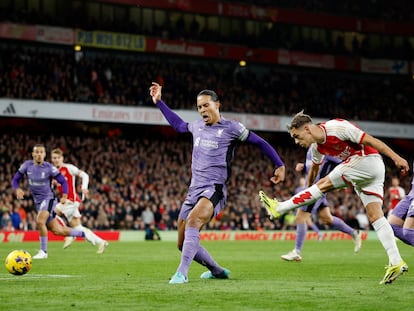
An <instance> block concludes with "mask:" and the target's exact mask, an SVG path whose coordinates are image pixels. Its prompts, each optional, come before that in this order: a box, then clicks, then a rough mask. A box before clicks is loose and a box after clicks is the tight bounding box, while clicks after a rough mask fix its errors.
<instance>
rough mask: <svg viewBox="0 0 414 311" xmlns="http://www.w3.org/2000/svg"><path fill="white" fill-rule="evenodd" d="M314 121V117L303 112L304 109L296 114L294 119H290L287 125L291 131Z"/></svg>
mask: <svg viewBox="0 0 414 311" xmlns="http://www.w3.org/2000/svg"><path fill="white" fill-rule="evenodd" d="M308 123H312V118H311V117H310V116H309V115H307V114H304V113H303V110H302V111H300V112H298V113H297V114H295V116H294V117H293V118H292V121H290V124H288V125H287V129H288V130H289V131H290V130H291V129H298V128H300V127H301V126H303V125H305V124H308Z"/></svg>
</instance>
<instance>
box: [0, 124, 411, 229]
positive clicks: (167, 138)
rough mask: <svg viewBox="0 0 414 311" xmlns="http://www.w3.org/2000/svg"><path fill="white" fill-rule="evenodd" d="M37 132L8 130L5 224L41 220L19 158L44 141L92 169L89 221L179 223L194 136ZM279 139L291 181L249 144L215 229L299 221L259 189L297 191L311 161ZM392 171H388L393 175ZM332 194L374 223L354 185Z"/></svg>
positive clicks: (2, 198) (353, 220)
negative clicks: (277, 180) (16, 180)
mask: <svg viewBox="0 0 414 311" xmlns="http://www.w3.org/2000/svg"><path fill="white" fill-rule="evenodd" d="M48 126H54V125H51V124H49V125H48ZM63 126H65V125H63ZM159 129H162V128H159ZM35 132H36V131H33V133H32V134H28V133H19V131H15V133H13V134H11V133H5V132H4V131H3V134H2V136H1V143H0V153H1V154H2V157H1V159H0V161H1V163H0V176H1V178H0V180H1V183H0V228H1V229H3V230H34V229H35V228H36V227H35V216H36V212H35V210H34V205H33V202H32V199H31V197H30V195H29V193H28V190H27V185H25V184H23V188H24V189H26V193H25V199H24V200H22V201H21V200H16V198H15V193H14V191H13V189H12V187H11V179H12V176H13V175H14V173H15V172H16V171H17V169H18V167H19V165H20V164H21V163H23V162H24V161H25V160H27V159H31V148H32V147H33V145H34V144H35V143H38V142H42V143H44V144H45V145H46V146H47V152H48V156H47V158H46V160H50V154H49V152H50V151H51V150H52V149H53V148H55V147H60V148H62V149H63V150H64V151H65V162H68V163H73V164H75V165H77V166H78V167H79V168H81V169H83V170H85V171H86V172H87V173H88V174H89V176H90V184H89V189H90V197H89V199H87V200H86V201H84V203H83V206H82V208H81V211H82V215H83V216H82V222H83V224H84V225H86V226H87V227H89V228H92V229H94V230H114V229H115V230H116V229H120V230H144V228H145V225H151V224H153V225H155V226H156V228H157V229H158V230H171V229H176V220H177V216H178V210H179V208H180V206H181V203H182V201H183V199H184V198H185V195H186V191H187V187H188V184H189V181H190V168H189V162H190V158H191V154H190V151H189V150H191V146H190V144H191V142H190V141H189V140H187V139H182V138H181V139H178V138H176V137H174V136H171V134H170V135H168V134H167V135H166V134H165V133H163V130H160V132H159V133H155V132H154V133H152V134H151V138H144V136H143V135H141V134H140V133H139V130H137V131H136V132H134V133H133V135H132V136H133V137H132V136H131V137H128V136H127V135H120V134H121V132H118V135H91V134H88V135H85V134H82V135H79V134H77V135H66V134H53V135H45V134H34V133H35ZM275 141H276V142H274V145H275V147H276V148H277V150H278V152H279V154H280V155H281V157H282V158H283V159H284V161H285V164H286V166H287V177H286V180H285V182H283V183H282V184H280V185H277V186H275V185H273V184H272V183H271V182H270V181H269V178H270V176H267V175H266V173H265V172H269V171H271V168H270V167H269V161H268V159H267V158H265V157H264V156H262V155H261V154H260V152H259V151H257V150H256V148H254V147H252V146H241V147H240V149H238V151H237V157H236V159H235V161H234V163H233V174H232V176H231V179H230V181H229V185H228V204H227V207H226V208H225V210H224V212H223V214H221V215H219V217H217V219H215V220H213V221H212V222H211V223H210V224H209V226H208V227H207V229H219V230H235V229H238V230H270V229H272V230H278V229H293V228H294V227H293V226H294V224H293V223H290V222H288V221H286V222H285V221H284V218H281V219H280V220H274V221H270V220H269V219H268V217H267V215H266V214H265V211H264V208H262V207H261V204H260V202H259V198H258V194H257V193H258V190H259V189H264V190H265V191H266V192H268V193H273V194H274V195H275V196H276V197H278V198H280V199H286V198H289V197H290V196H291V195H292V194H293V193H294V191H295V188H296V186H297V183H298V180H299V177H300V176H301V175H300V174H299V173H297V172H295V171H294V166H295V164H296V163H297V162H299V161H303V158H304V156H305V151H304V150H301V149H300V148H299V147H297V146H291V145H290V146H289V144H287V143H284V142H283V139H280V138H278V139H276V140H275ZM298 150H301V152H298ZM388 177H389V178H388ZM390 177H391V176H390V175H389V176H387V180H388V179H390ZM403 185H404V184H403ZM328 198H329V201H330V203H331V209H332V214H334V215H336V216H338V217H340V218H342V219H344V220H345V221H346V222H347V223H348V224H350V225H351V226H353V227H355V228H358V227H362V228H364V229H369V225H368V222H367V221H366V214H365V210H364V208H363V207H362V205H361V203H360V200H358V198H357V197H356V196H355V194H353V193H352V191H351V190H342V191H337V192H333V193H330V194H329V196H328ZM292 213H294V212H292ZM321 228H322V229H329V228H328V227H323V226H321Z"/></svg>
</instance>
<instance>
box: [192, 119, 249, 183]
mask: <svg viewBox="0 0 414 311" xmlns="http://www.w3.org/2000/svg"><path fill="white" fill-rule="evenodd" d="M188 130H189V131H190V132H191V133H192V135H193V155H192V167H191V172H192V178H191V185H190V187H198V186H202V185H206V184H225V183H226V181H227V180H228V179H229V177H230V171H231V161H232V160H233V157H234V151H235V147H236V145H237V143H239V142H241V141H245V140H246V139H247V137H248V136H249V130H248V129H246V127H245V126H244V125H243V124H241V123H240V122H238V121H234V120H227V119H225V118H223V117H222V118H221V120H220V122H218V123H216V124H214V125H206V124H205V123H204V121H203V120H201V119H200V120H197V121H194V122H192V123H190V124H188Z"/></svg>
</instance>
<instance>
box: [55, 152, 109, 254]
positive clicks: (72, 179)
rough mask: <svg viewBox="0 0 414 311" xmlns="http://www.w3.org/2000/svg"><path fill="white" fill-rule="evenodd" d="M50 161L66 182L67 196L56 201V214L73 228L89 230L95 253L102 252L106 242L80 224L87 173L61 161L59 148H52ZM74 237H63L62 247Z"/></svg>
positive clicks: (85, 195)
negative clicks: (80, 180) (79, 183)
mask: <svg viewBox="0 0 414 311" xmlns="http://www.w3.org/2000/svg"><path fill="white" fill-rule="evenodd" d="M51 158H52V163H53V165H54V166H56V168H58V169H59V171H60V173H61V174H62V175H63V177H65V179H66V181H67V182H68V188H69V192H68V197H67V200H66V203H65V204H61V203H58V204H57V205H56V207H55V212H56V214H57V215H58V216H64V217H65V218H66V219H67V221H68V225H69V226H71V227H72V228H74V229H77V230H80V231H83V232H86V231H89V232H90V233H91V234H90V235H89V236H91V237H92V240H91V241H90V242H91V243H92V245H98V250H97V252H96V253H97V254H102V253H103V252H104V251H105V248H106V247H107V246H108V242H107V241H105V240H103V239H102V238H100V237H99V236H97V235H96V234H95V233H93V232H92V231H91V230H90V229H89V228H86V227H84V226H82V223H81V214H80V212H79V206H80V205H81V203H82V199H83V198H84V197H87V195H88V193H89V190H88V184H89V175H88V174H87V173H86V172H84V171H82V170H81V169H79V168H78V167H76V166H75V165H73V164H69V163H64V162H63V151H62V150H61V149H60V148H56V149H53V150H52V152H51ZM77 176H79V177H80V178H81V179H82V186H81V189H82V199H81V198H80V197H79V194H78V192H77V191H76V177H77ZM58 188H59V192H61V188H60V186H58ZM75 239H76V238H75V237H67V238H65V243H64V244H63V248H67V247H69V246H70V245H71V244H72V242H73V241H74V240H75Z"/></svg>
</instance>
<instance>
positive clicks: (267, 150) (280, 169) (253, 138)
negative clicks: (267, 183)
mask: <svg viewBox="0 0 414 311" xmlns="http://www.w3.org/2000/svg"><path fill="white" fill-rule="evenodd" d="M246 141H247V142H249V143H252V144H254V145H256V146H258V147H259V148H260V150H261V151H262V153H263V154H264V155H266V156H267V157H268V158H269V159H270V160H271V161H272V163H273V164H274V165H275V166H276V167H277V168H276V169H275V171H274V172H273V176H272V177H271V178H270V180H271V181H272V182H273V183H275V184H277V183H279V182H281V181H284V180H285V174H286V170H285V164H284V163H283V161H282V159H281V158H280V156H279V154H278V153H277V151H276V150H275V149H274V148H273V147H272V146H271V145H270V144H269V143H268V142H267V141H265V140H264V139H263V138H261V137H260V136H258V135H257V134H255V133H254V132H252V131H250V133H249V137H248V138H247V140H246Z"/></svg>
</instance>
